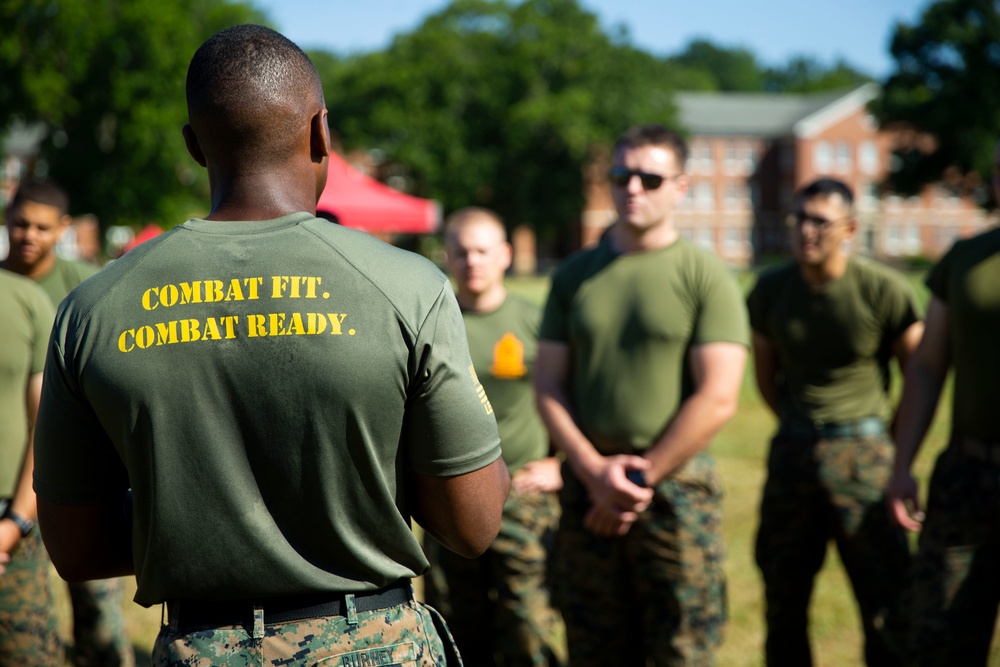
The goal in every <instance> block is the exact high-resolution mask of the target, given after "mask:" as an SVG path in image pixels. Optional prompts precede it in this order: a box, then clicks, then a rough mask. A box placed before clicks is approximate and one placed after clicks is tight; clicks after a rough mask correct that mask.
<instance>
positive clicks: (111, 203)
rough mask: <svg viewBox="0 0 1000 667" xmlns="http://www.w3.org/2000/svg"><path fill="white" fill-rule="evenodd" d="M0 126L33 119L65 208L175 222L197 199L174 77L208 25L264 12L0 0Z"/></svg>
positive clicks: (118, 219) (200, 177)
mask: <svg viewBox="0 0 1000 667" xmlns="http://www.w3.org/2000/svg"><path fill="white" fill-rule="evenodd" d="M0 7H2V9H0V16H2V17H3V22H4V30H3V31H2V32H0V80H3V81H4V85H3V86H0V127H6V126H8V125H9V123H10V122H11V121H12V120H13V119H15V118H18V119H21V120H23V121H26V122H39V121H40V122H43V123H45V124H46V125H47V126H48V128H49V131H48V136H47V138H46V140H45V141H44V142H43V144H42V146H41V152H40V158H41V160H42V163H43V164H44V165H47V169H48V174H49V175H50V176H51V177H52V178H54V179H56V180H57V181H59V182H60V183H62V184H63V185H64V186H65V187H66V189H67V190H68V192H69V194H70V198H71V210H72V211H73V212H75V213H82V212H90V213H96V214H97V215H98V217H99V218H100V219H101V221H102V224H123V223H141V222H145V221H148V220H151V219H155V220H160V221H163V222H165V223H166V224H168V225H170V224H174V223H175V222H177V221H178V220H179V219H183V217H185V216H187V215H189V214H190V213H191V212H192V210H196V211H202V210H203V209H204V206H205V203H206V202H207V189H206V185H205V184H206V178H205V176H204V174H203V173H202V170H200V169H199V168H198V166H197V165H196V164H195V163H194V162H193V161H192V159H191V158H190V157H189V156H188V155H187V152H186V150H185V148H184V142H183V139H182V137H181V133H180V128H181V126H182V125H183V124H184V123H185V122H186V121H187V110H186V105H185V99H184V79H185V76H186V73H187V65H188V62H189V61H190V58H191V56H192V54H193V53H194V51H195V50H196V49H197V48H198V46H199V45H200V44H201V43H202V42H203V41H204V40H205V39H207V38H208V37H209V36H211V35H212V34H213V33H215V32H216V31H218V30H220V29H222V28H224V27H226V26H229V25H233V24H237V23H245V22H257V23H260V22H262V21H263V20H264V17H263V16H262V15H261V14H260V13H258V12H257V11H256V10H254V9H253V8H252V7H250V6H249V5H248V4H245V3H233V2H228V1H226V0H178V1H177V2H167V3H150V2H145V1H144V0H113V1H112V0H60V1H59V2H54V1H49V2H39V1H38V0H5V2H3V4H2V5H0Z"/></svg>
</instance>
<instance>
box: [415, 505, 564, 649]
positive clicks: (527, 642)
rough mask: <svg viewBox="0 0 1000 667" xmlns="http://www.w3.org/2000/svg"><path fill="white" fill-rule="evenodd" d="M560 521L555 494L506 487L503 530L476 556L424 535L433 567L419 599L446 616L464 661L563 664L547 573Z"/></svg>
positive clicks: (561, 637) (560, 626)
mask: <svg viewBox="0 0 1000 667" xmlns="http://www.w3.org/2000/svg"><path fill="white" fill-rule="evenodd" d="M558 523H559V503H558V499H557V498H556V495H555V494H554V493H518V492H516V491H511V493H510V496H509V497H508V499H507V502H506V504H505V505H504V508H503V519H502V521H501V523H500V534H499V535H498V536H497V538H496V540H494V542H493V544H492V545H490V548H489V549H488V550H487V551H486V553H485V554H483V555H482V556H480V557H479V558H473V559H468V558H463V557H462V556H459V555H457V554H454V553H452V552H451V551H449V550H447V549H445V548H444V547H442V546H441V545H440V544H438V543H437V542H436V541H435V540H434V539H433V538H432V537H429V536H427V537H425V539H424V550H425V551H426V552H427V558H428V560H429V561H430V563H431V570H430V571H429V572H428V573H427V574H426V575H424V597H425V599H426V600H427V602H428V604H430V605H431V606H433V607H435V608H436V609H438V610H440V611H441V613H442V615H443V616H444V617H445V620H447V622H448V627H449V628H451V631H452V633H453V634H454V636H455V643H456V644H457V645H458V649H459V652H460V653H461V654H462V662H463V663H464V664H465V665H466V667H493V665H504V666H507V667H515V666H518V667H520V666H524V667H548V666H554V665H562V664H565V661H566V648H565V643H564V630H563V624H562V618H561V617H560V615H559V612H558V611H556V609H555V608H554V607H553V604H552V596H551V594H550V577H549V563H550V554H551V552H552V547H553V545H554V542H555V529H556V526H557V525H558Z"/></svg>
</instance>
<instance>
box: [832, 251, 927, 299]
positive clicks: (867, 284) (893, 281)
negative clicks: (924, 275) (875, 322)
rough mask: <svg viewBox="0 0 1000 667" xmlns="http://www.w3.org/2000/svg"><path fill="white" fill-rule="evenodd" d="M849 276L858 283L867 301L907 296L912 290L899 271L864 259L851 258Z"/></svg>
mask: <svg viewBox="0 0 1000 667" xmlns="http://www.w3.org/2000/svg"><path fill="white" fill-rule="evenodd" d="M847 267H848V272H849V275H851V276H853V279H854V280H855V281H856V282H857V283H858V287H857V289H860V290H861V291H862V293H863V295H864V296H865V297H867V298H868V299H869V300H884V299H885V298H886V297H889V296H900V295H905V296H908V295H909V294H910V293H911V292H912V291H913V290H912V288H911V287H910V284H909V283H908V282H907V281H906V278H905V277H904V276H903V274H902V273H900V272H899V271H897V270H895V269H893V268H891V267H888V266H886V265H884V264H881V263H879V262H876V261H874V260H871V259H868V258H866V257H851V259H850V260H849V262H848V265H847Z"/></svg>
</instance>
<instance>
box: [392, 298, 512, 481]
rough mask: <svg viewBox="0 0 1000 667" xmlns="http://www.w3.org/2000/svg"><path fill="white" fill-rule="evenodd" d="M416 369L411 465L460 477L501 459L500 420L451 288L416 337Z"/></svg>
mask: <svg viewBox="0 0 1000 667" xmlns="http://www.w3.org/2000/svg"><path fill="white" fill-rule="evenodd" d="M413 354H414V357H415V365H416V370H415V373H414V375H413V386H412V387H411V391H410V397H409V400H408V401H407V407H406V416H405V419H404V423H403V443H404V446H405V447H406V448H407V449H406V451H407V456H408V460H409V463H410V466H411V467H412V468H413V470H414V471H416V472H417V473H420V474H423V475H430V476H448V475H461V474H464V473H468V472H472V471H475V470H479V469H480V468H483V467H485V466H487V465H489V464H490V463H492V462H493V461H495V460H496V459H498V458H500V436H499V434H498V432H497V424H496V418H495V417H494V415H493V407H492V405H490V402H489V398H488V397H487V396H486V391H485V390H484V389H483V386H482V384H480V382H479V378H478V377H477V375H476V371H475V369H474V368H473V366H472V359H471V358H470V356H469V344H468V339H467V337H466V333H465V325H464V324H463V322H462V314H461V311H460V310H459V307H458V302H457V301H456V300H455V295H454V293H453V292H452V289H451V286H450V285H449V284H448V283H447V282H445V284H444V285H443V287H442V291H441V294H440V295H439V297H438V299H437V301H436V302H435V304H434V306H433V307H432V309H431V311H430V313H429V314H428V315H427V317H426V318H425V320H424V322H423V324H422V326H421V327H420V331H419V332H418V334H417V342H416V345H415V348H414V352H413Z"/></svg>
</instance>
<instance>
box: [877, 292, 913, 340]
mask: <svg viewBox="0 0 1000 667" xmlns="http://www.w3.org/2000/svg"><path fill="white" fill-rule="evenodd" d="M887 282H888V284H887V285H886V286H885V289H883V290H880V296H881V298H882V317H883V318H884V321H885V324H884V330H885V333H886V337H887V338H888V339H889V340H896V339H897V338H899V337H900V336H902V335H903V333H904V332H905V331H906V330H907V329H909V328H910V326H912V325H913V324H914V323H916V322H919V321H920V315H919V307H918V306H917V296H916V294H915V293H914V291H913V288H912V287H910V285H909V284H908V283H906V282H905V280H904V279H903V278H902V277H899V276H891V277H890V279H889V280H888V281H887Z"/></svg>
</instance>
